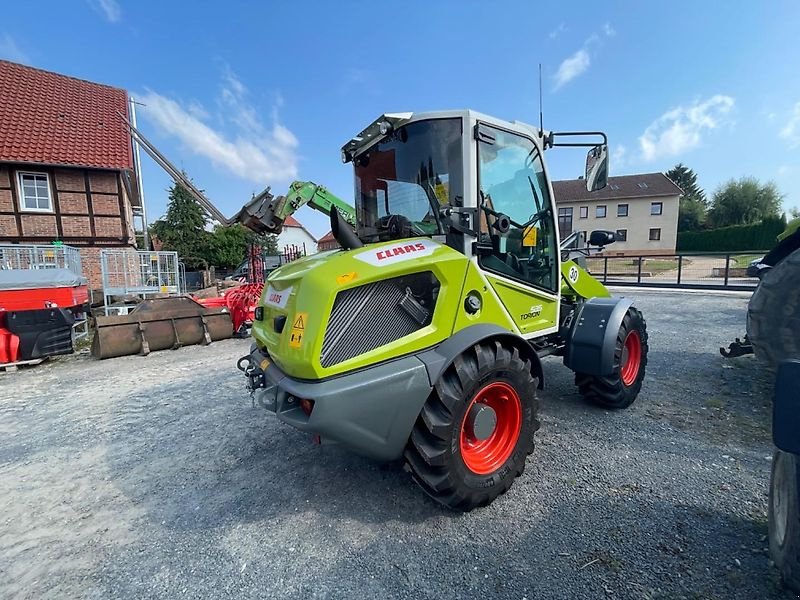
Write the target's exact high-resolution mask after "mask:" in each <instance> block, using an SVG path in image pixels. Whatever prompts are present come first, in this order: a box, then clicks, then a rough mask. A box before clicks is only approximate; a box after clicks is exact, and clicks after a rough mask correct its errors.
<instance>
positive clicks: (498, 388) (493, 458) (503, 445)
mask: <svg viewBox="0 0 800 600" xmlns="http://www.w3.org/2000/svg"><path fill="white" fill-rule="evenodd" d="M476 404H483V405H486V406H488V407H489V408H491V409H492V410H493V411H494V414H495V416H496V418H497V422H496V424H495V426H494V430H493V431H492V432H491V434H490V435H489V436H488V437H487V438H486V439H478V438H477V437H476V436H475V434H474V431H473V427H472V423H471V422H470V414H471V413H472V408H473V406H474V405H476ZM521 427H522V403H521V402H520V399H519V394H517V392H516V390H515V389H514V388H513V387H512V386H511V385H510V384H508V383H505V382H502V381H496V382H494V383H490V384H489V385H487V386H485V387H483V388H482V389H481V390H480V391H479V392H478V393H477V394H475V397H474V398H473V399H472V402H470V404H469V406H468V407H467V412H466V414H465V415H464V421H463V422H462V423H461V458H462V460H463V461H464V464H465V465H466V466H467V468H468V469H469V470H470V471H472V472H473V473H476V474H478V475H487V474H489V473H492V472H494V471H496V470H497V469H499V468H500V467H502V466H503V464H504V463H505V462H506V461H507V460H508V457H509V456H511V453H512V452H513V451H514V447H515V446H516V445H517V440H518V439H519V433H520V428H521Z"/></svg>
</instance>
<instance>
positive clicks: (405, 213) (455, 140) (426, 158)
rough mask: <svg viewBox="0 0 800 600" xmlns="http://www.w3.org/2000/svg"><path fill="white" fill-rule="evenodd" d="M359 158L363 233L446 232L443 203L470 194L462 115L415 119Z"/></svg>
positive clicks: (359, 208) (390, 236) (365, 236)
mask: <svg viewBox="0 0 800 600" xmlns="http://www.w3.org/2000/svg"><path fill="white" fill-rule="evenodd" d="M354 162H355V176H356V178H355V186H356V194H355V196H356V216H357V219H358V236H359V238H361V239H399V238H404V237H415V236H427V235H434V234H442V233H445V232H444V230H443V229H442V225H441V222H440V217H439V210H438V209H439V207H440V206H442V205H444V204H452V205H460V204H461V200H462V198H463V195H464V194H463V190H462V160H461V119H460V118H453V119H434V120H430V121H418V122H416V123H410V124H409V125H406V126H404V127H401V128H399V129H398V130H397V131H395V132H393V133H392V134H391V135H390V136H389V137H387V138H386V139H385V140H382V141H381V142H379V143H378V144H376V145H375V146H373V147H372V148H371V149H370V150H368V151H367V152H365V153H364V154H361V155H360V156H358V157H357V158H356V159H355V161H354Z"/></svg>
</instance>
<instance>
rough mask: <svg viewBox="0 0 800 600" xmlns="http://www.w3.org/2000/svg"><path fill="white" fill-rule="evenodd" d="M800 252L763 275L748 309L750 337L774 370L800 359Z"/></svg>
mask: <svg viewBox="0 0 800 600" xmlns="http://www.w3.org/2000/svg"><path fill="white" fill-rule="evenodd" d="M798 332H800V250H795V251H794V252H792V253H791V254H790V255H789V256H787V257H786V258H784V259H783V260H782V261H780V262H779V263H778V264H777V265H775V266H774V267H773V268H771V269H770V270H769V271H767V272H766V273H764V276H763V278H762V279H761V282H760V283H759V284H758V287H757V288H756V291H755V292H753V295H752V297H751V298H750V303H749V305H748V307H747V336H748V338H749V339H750V342H751V343H752V344H753V350H754V352H755V354H756V356H757V357H759V358H761V359H763V360H765V361H766V362H767V363H768V364H769V365H770V366H771V367H772V368H777V367H778V364H780V363H781V362H782V361H784V360H786V359H788V358H796V357H798V356H800V334H798Z"/></svg>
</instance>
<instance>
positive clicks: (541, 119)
mask: <svg viewBox="0 0 800 600" xmlns="http://www.w3.org/2000/svg"><path fill="white" fill-rule="evenodd" d="M539 137H544V116H543V115H542V63H539Z"/></svg>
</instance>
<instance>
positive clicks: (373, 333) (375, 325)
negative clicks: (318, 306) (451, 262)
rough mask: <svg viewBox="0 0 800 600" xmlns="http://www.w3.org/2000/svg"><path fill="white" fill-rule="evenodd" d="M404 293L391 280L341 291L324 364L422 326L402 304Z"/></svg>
mask: <svg viewBox="0 0 800 600" xmlns="http://www.w3.org/2000/svg"><path fill="white" fill-rule="evenodd" d="M404 295H405V291H404V289H402V288H400V287H398V285H397V284H396V283H394V282H393V281H392V280H386V281H378V282H376V283H369V284H367V285H362V286H359V287H356V288H352V289H349V290H345V291H343V292H339V294H338V295H337V296H336V300H335V301H334V303H333V310H332V311H331V317H330V320H329V321H328V329H327V330H326V331H325V339H324V340H323V342H322V354H321V356H320V363H321V364H322V366H323V367H330V366H333V365H336V364H339V363H340V362H344V361H346V360H348V359H350V358H353V357H354V356H358V355H359V354H363V353H364V352H369V351H370V350H374V349H375V348H378V347H379V346H383V345H384V344H388V343H390V342H393V341H395V340H399V339H400V338H401V337H403V336H406V335H408V334H410V333H414V332H415V331H417V330H418V329H420V328H421V327H422V326H421V325H420V324H419V323H418V322H417V321H415V320H414V318H413V317H412V316H411V315H409V314H408V312H406V311H405V310H404V309H403V308H402V307H401V306H400V300H401V299H402V298H403V296H404Z"/></svg>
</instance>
